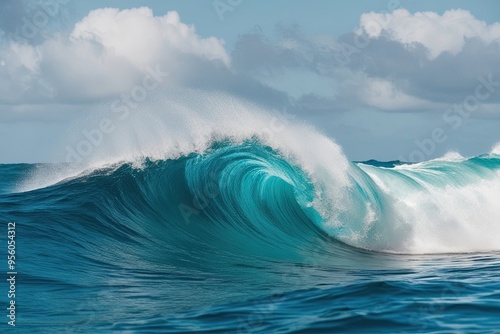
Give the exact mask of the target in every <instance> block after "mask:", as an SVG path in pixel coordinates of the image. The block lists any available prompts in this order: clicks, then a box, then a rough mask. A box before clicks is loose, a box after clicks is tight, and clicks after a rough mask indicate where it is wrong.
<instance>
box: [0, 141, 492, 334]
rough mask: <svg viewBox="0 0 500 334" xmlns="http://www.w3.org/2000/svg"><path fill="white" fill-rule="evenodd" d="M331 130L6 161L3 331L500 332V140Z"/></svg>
mask: <svg viewBox="0 0 500 334" xmlns="http://www.w3.org/2000/svg"><path fill="white" fill-rule="evenodd" d="M325 140H326V139H325ZM325 145H326V144H325ZM325 145H323V148H325ZM331 145H332V146H331V148H330V149H329V150H328V149H326V150H317V149H316V150H313V149H312V147H311V146H306V147H304V148H303V149H302V151H301V152H302V153H303V155H302V156H300V154H299V153H297V152H298V151H297V150H295V151H293V150H291V151H289V152H286V151H285V150H284V149H282V148H279V147H278V148H276V147H272V146H270V145H266V144H264V143H262V142H261V141H259V140H256V139H255V138H253V139H252V138H249V139H247V140H243V141H239V142H233V141H231V140H222V141H220V140H217V141H212V142H211V143H210V145H209V146H208V147H206V148H205V149H204V150H202V151H193V152H192V153H187V154H181V155H179V156H177V157H173V158H167V159H152V158H148V157H143V158H142V159H139V160H137V159H136V160H134V161H130V162H127V161H122V162H116V163H109V164H105V165H101V166H98V167H96V166H94V167H92V168H89V167H88V166H86V167H85V168H83V167H79V166H76V165H74V164H10V165H0V217H1V225H0V237H1V239H0V244H1V247H0V255H1V258H2V259H4V260H2V263H1V266H2V275H5V273H6V272H7V271H9V270H8V268H7V249H8V248H7V241H8V234H7V224H8V223H9V222H15V246H16V247H15V251H16V253H15V254H16V260H15V270H16V271H17V275H16V297H15V302H16V318H15V319H16V321H15V325H16V326H15V328H13V327H12V326H9V325H7V321H9V318H8V317H7V316H6V315H7V314H8V311H7V310H6V307H8V304H7V303H8V302H9V299H7V291H8V289H9V287H8V285H7V284H6V283H5V279H3V280H2V281H3V283H2V284H0V289H1V290H2V291H1V293H0V295H1V296H2V297H1V301H2V304H1V306H2V307H1V309H2V310H4V311H3V313H5V315H2V317H1V318H3V321H2V322H3V323H2V324H1V325H0V326H1V328H2V330H1V332H2V333H7V332H9V331H8V330H11V331H13V332H18V333H71V332H73V333H80V332H81V333H105V332H110V331H115V332H125V333H135V332H139V333H183V332H186V333H187V332H193V333H204V332H206V333H257V332H262V333H500V279H499V278H500V253H499V252H498V251H499V250H500V197H499V194H500V155H498V152H497V151H493V152H491V153H489V154H485V155H481V156H478V157H473V158H463V157H460V156H459V155H458V154H451V155H448V156H445V157H443V158H441V159H436V160H431V161H428V162H422V163H417V164H406V163H401V162H399V161H395V162H390V163H382V162H377V161H368V162H349V161H347V160H346V159H345V157H343V156H342V155H341V153H339V152H340V151H335V152H333V151H332V150H333V148H335V147H336V146H333V145H334V144H333V143H332V144H331ZM312 151H314V152H313V153H311V152H312ZM304 152H306V153H304ZM307 152H309V153H307ZM318 152H321V153H318ZM308 154H309V155H308ZM311 154H313V155H311ZM315 157H316V158H315ZM318 157H319V158H318ZM313 159H317V161H313ZM322 159H324V160H322Z"/></svg>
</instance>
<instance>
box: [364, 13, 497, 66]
mask: <svg viewBox="0 0 500 334" xmlns="http://www.w3.org/2000/svg"><path fill="white" fill-rule="evenodd" d="M361 32H364V33H366V34H367V35H368V36H370V37H372V38H379V37H381V36H385V37H387V38H389V39H391V40H393V41H397V42H400V43H402V44H405V45H407V46H409V47H411V45H412V44H414V43H420V44H422V45H424V46H425V47H426V48H427V49H428V50H429V54H428V56H429V59H435V58H436V57H438V56H439V55H440V54H442V53H443V52H450V53H451V54H453V55H456V54H458V53H460V52H461V51H462V49H463V47H464V45H465V42H466V40H467V39H470V38H479V39H480V40H482V41H483V42H484V43H486V44H491V43H500V23H498V22H497V23H494V24H492V25H488V24H486V23H485V22H484V21H480V20H478V19H476V18H475V17H474V16H473V15H472V14H471V13H470V12H469V11H467V10H463V9H456V10H448V11H446V12H445V13H444V14H443V15H439V14H437V13H434V12H418V13H415V14H411V13H409V12H408V11H407V10H406V9H398V10H396V11H394V12H392V13H388V14H379V13H373V12H371V13H366V14H363V15H362V16H361V19H360V30H359V31H358V33H361Z"/></svg>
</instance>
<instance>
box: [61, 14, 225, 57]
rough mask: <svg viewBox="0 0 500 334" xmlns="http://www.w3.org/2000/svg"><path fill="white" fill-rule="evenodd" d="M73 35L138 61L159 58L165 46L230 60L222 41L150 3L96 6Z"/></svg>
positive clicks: (78, 24) (201, 55) (177, 15)
mask: <svg viewBox="0 0 500 334" xmlns="http://www.w3.org/2000/svg"><path fill="white" fill-rule="evenodd" d="M71 38H72V39H74V40H77V41H78V40H87V41H96V42H98V43H100V44H101V45H103V46H104V47H105V48H107V49H109V50H112V51H113V52H114V53H115V54H116V55H118V56H123V57H126V58H127V59H129V60H130V61H132V62H133V63H135V64H139V65H143V64H144V63H150V62H151V61H157V60H158V58H159V57H160V56H162V55H163V54H162V51H163V48H164V47H166V48H167V49H174V50H178V51H181V52H185V53H189V54H194V55H197V56H200V57H204V58H206V59H208V60H220V61H222V62H223V63H225V64H226V65H228V64H229V55H228V54H227V53H226V50H225V49H224V42H223V41H221V40H219V39H216V38H214V37H209V38H205V39H203V38H201V37H199V36H198V35H197V34H196V31H195V28H194V27H193V26H189V25H187V24H184V23H182V22H181V21H180V17H179V14H177V12H168V13H167V14H166V15H164V16H158V17H155V16H154V15H153V12H152V11H151V9H150V8H147V7H142V8H134V9H125V10H121V11H120V10H118V9H116V8H103V9H97V10H93V11H91V12H90V13H89V15H87V17H85V18H84V19H83V20H82V21H80V22H79V23H77V24H76V25H75V28H74V30H73V32H72V34H71Z"/></svg>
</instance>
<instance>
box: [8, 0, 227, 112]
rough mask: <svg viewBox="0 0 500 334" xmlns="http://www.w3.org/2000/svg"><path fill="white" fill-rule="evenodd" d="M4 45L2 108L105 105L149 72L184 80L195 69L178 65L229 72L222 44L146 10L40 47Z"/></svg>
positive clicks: (98, 15) (103, 14)
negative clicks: (204, 64) (71, 102)
mask: <svg viewBox="0 0 500 334" xmlns="http://www.w3.org/2000/svg"><path fill="white" fill-rule="evenodd" d="M3 45H4V47H3V48H2V49H0V60H1V61H2V64H4V66H1V67H0V100H3V101H8V102H11V103H16V102H23V103H30V102H34V101H39V102H40V101H41V100H46V99H47V98H51V99H52V98H56V99H60V100H72V99H76V100H78V101H85V100H87V101H92V100H95V99H102V98H105V97H109V96H112V95H114V94H119V93H121V92H125V91H127V90H129V89H130V88H131V87H132V86H134V85H135V84H137V83H138V82H137V81H138V80H142V78H143V77H144V73H143V72H144V69H145V68H146V67H147V66H150V67H153V68H154V67H156V66H158V65H159V66H160V67H161V68H162V70H164V71H172V72H174V71H176V74H177V75H178V76H181V75H182V71H183V70H185V71H187V70H189V68H190V66H189V64H188V65H186V63H184V67H183V68H182V67H181V68H179V64H180V62H179V60H180V59H183V61H184V62H188V63H189V62H191V64H192V62H193V61H202V62H203V61H208V62H214V63H220V64H221V65H222V66H223V67H229V65H230V57H229V55H228V54H227V52H226V50H225V49H224V42H223V41H222V40H219V39H216V38H214V37H209V38H202V37H200V36H198V35H197V33H196V30H195V29H194V27H193V26H189V25H187V24H185V23H182V22H181V21H180V18H179V15H178V14H177V12H168V13H167V14H166V15H164V16H154V15H153V13H152V11H151V9H149V8H146V7H143V8H135V9H127V10H121V11H120V10H118V9H113V8H103V9H97V10H94V11H92V12H90V13H89V14H88V15H87V16H86V17H85V18H83V19H82V20H81V21H80V22H78V23H77V24H76V25H75V27H74V29H73V31H72V32H71V34H70V35H69V36H68V35H66V36H63V35H57V36H53V37H51V38H50V39H47V40H45V41H43V42H42V43H40V44H38V45H30V44H26V43H19V42H14V41H4V43H3ZM186 56H188V57H186ZM176 79H179V80H180V78H179V77H177V78H176V77H174V76H171V77H169V80H173V81H175V80H176ZM51 102H54V101H53V100H52V101H51Z"/></svg>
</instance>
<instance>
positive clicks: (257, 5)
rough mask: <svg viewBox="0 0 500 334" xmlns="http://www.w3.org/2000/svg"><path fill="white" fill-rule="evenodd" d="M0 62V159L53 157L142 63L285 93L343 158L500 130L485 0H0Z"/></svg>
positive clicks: (498, 50) (499, 44)
mask: <svg viewBox="0 0 500 334" xmlns="http://www.w3.org/2000/svg"><path fill="white" fill-rule="evenodd" d="M139 7H143V9H142V10H139V9H137V8H139ZM104 8H109V9H104ZM113 8H115V9H113ZM91 11H93V12H92V13H90V12H91ZM45 19H46V20H45ZM37 20H38V21H37ZM0 64H1V66H0V163H13V162H47V161H64V159H65V156H66V154H67V150H66V149H65V148H66V147H67V146H68V145H71V144H72V141H75V140H77V141H78V136H80V137H81V136H82V134H81V133H80V132H81V130H78V125H79V124H88V122H91V121H89V119H90V120H91V119H92V118H93V115H95V113H96V110H100V109H102V105H103V104H109V103H112V102H113V101H114V100H116V98H117V97H119V96H120V94H123V92H129V91H130V90H131V89H133V87H135V86H134V85H137V83H138V82H140V81H141V80H142V79H143V77H144V69H145V68H147V67H148V66H149V68H152V67H153V68H154V67H155V66H161V68H162V69H165V71H167V72H168V73H169V80H168V87H169V88H170V89H171V88H172V87H184V88H196V89H201V90H208V91H214V92H215V91H222V92H226V93H227V94H230V95H234V96H237V97H239V98H242V99H245V100H249V101H251V102H252V103H255V104H257V105H259V106H262V107H263V108H264V109H269V110H283V109H286V110H287V111H288V112H290V113H292V114H294V115H295V116H297V119H298V120H299V121H305V122H307V123H310V124H312V125H314V126H315V127H317V128H318V129H319V130H320V131H322V132H324V133H326V134H327V135H328V136H330V137H331V138H334V139H335V140H336V141H337V142H338V143H339V144H340V145H341V146H342V147H343V149H344V151H345V153H346V154H347V156H348V157H349V158H350V159H352V160H367V159H379V160H395V159H402V160H412V161H419V160H427V159H431V158H435V157H439V156H442V155H443V154H445V153H447V152H450V151H457V152H460V153H461V154H462V155H466V156H472V155H478V154H482V153H487V152H489V151H490V150H491V148H492V146H493V145H495V144H496V143H498V142H500V131H499V130H500V83H499V82H500V3H499V2H498V1H493V0H491V1H476V2H473V1H458V0H457V1H451V0H450V1H430V0H418V1H417V0H412V1H404V0H401V1H392V0H391V1H387V0H386V1H375V0H371V1H369V0H364V1H351V2H346V1H326V0H324V1H320V0H317V1H314V2H306V1H293V0H292V1H290V0H288V1H285V0H279V1H277V0H276V1H249V0H242V1H239V0H220V1H218V0H216V1H189V0H174V1H123V0H120V1H118V0H114V1H86V2H83V1H75V0H53V1H52V2H47V1H38V0H34V1H5V0H4V1H0ZM167 116H168V115H167ZM75 124H76V125H75ZM72 132H77V136H72ZM75 138H76V139H75Z"/></svg>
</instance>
